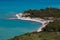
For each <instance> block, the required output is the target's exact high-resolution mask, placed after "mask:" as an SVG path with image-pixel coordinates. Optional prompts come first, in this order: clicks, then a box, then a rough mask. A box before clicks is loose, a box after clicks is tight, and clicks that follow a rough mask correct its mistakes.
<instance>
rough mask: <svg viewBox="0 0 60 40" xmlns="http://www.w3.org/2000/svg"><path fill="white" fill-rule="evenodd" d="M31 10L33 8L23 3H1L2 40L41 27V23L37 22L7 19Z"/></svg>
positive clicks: (0, 34) (0, 33) (0, 25)
mask: <svg viewBox="0 0 60 40" xmlns="http://www.w3.org/2000/svg"><path fill="white" fill-rule="evenodd" d="M30 8H31V9H32V8H33V6H29V5H28V4H27V3H26V2H25V3H24V2H23V1H21V2H19V1H18V2H17V1H0V40H7V39H9V38H12V37H14V36H18V35H22V34H24V33H27V32H32V31H34V30H37V29H38V28H39V27H40V26H41V23H37V22H32V21H24V20H8V19H7V18H13V17H15V14H18V13H20V12H23V11H24V10H27V9H30ZM33 9H34V8H33Z"/></svg>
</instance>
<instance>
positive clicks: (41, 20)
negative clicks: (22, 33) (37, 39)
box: [16, 14, 50, 32]
mask: <svg viewBox="0 0 60 40" xmlns="http://www.w3.org/2000/svg"><path fill="white" fill-rule="evenodd" d="M16 16H17V19H21V20H29V21H35V22H39V23H42V26H41V27H40V28H38V29H37V30H36V31H37V32H40V31H42V28H44V27H45V26H46V25H47V24H48V23H49V22H50V21H49V20H47V21H45V20H44V19H41V18H30V17H21V16H22V15H21V16H20V15H19V14H16Z"/></svg>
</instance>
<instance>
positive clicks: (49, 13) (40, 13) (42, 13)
mask: <svg viewBox="0 0 60 40" xmlns="http://www.w3.org/2000/svg"><path fill="white" fill-rule="evenodd" d="M24 13H30V15H26V16H30V17H60V9H57V8H46V9H40V10H31V9H30V10H28V11H24Z"/></svg>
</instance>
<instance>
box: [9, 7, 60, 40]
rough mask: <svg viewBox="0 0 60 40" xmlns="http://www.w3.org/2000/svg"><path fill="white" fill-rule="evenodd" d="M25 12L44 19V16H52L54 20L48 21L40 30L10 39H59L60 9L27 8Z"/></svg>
mask: <svg viewBox="0 0 60 40" xmlns="http://www.w3.org/2000/svg"><path fill="white" fill-rule="evenodd" d="M25 12H27V13H30V15H29V16H30V17H41V18H45V19H46V17H47V18H49V17H53V19H54V22H50V23H49V24H48V25H47V26H46V27H45V28H43V29H42V32H39V33H38V32H31V33H26V34H24V35H20V36H16V37H14V38H11V39H10V40H60V9H56V8H46V9H41V10H28V11H25ZM39 12H41V13H39ZM26 16H28V15H26ZM50 19H51V18H50Z"/></svg>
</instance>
